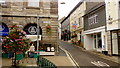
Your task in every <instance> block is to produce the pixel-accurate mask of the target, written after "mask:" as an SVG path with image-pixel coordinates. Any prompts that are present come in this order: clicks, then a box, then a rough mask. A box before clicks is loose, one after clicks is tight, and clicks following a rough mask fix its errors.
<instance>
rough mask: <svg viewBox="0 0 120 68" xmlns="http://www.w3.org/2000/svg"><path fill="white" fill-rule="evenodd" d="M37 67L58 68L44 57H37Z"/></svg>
mask: <svg viewBox="0 0 120 68" xmlns="http://www.w3.org/2000/svg"><path fill="white" fill-rule="evenodd" d="M37 65H38V67H42V68H57V66H56V65H55V64H54V63H52V62H51V61H49V60H47V59H46V58H43V57H42V56H38V57H37Z"/></svg>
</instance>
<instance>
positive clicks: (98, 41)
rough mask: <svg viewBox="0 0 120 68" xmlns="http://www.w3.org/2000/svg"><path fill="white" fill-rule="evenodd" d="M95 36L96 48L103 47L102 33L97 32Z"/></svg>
mask: <svg viewBox="0 0 120 68" xmlns="http://www.w3.org/2000/svg"><path fill="white" fill-rule="evenodd" d="M93 36H94V48H95V49H101V48H102V40H101V33H96V34H94V35H93Z"/></svg>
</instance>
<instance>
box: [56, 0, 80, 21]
mask: <svg viewBox="0 0 120 68" xmlns="http://www.w3.org/2000/svg"><path fill="white" fill-rule="evenodd" d="M60 2H65V4H60ZM79 2H80V0H59V6H58V7H59V8H58V11H59V13H58V14H59V19H61V18H62V17H64V16H67V15H68V14H69V13H70V11H71V10H72V9H73V8H74V7H75V6H76V5H77V4H78V3H79Z"/></svg>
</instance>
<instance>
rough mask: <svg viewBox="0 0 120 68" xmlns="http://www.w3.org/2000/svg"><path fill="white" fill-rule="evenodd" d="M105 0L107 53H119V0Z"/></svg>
mask: <svg viewBox="0 0 120 68" xmlns="http://www.w3.org/2000/svg"><path fill="white" fill-rule="evenodd" d="M105 2H106V26H107V45H108V54H110V55H120V1H119V0H115V1H112V0H106V1H105Z"/></svg>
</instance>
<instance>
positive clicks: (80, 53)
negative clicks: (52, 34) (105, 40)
mask: <svg viewBox="0 0 120 68" xmlns="http://www.w3.org/2000/svg"><path fill="white" fill-rule="evenodd" d="M58 44H59V46H61V47H62V48H64V49H65V50H67V51H68V52H69V53H70V54H71V55H72V56H73V58H74V60H75V61H76V62H77V63H78V65H79V66H80V68H97V67H98V68H101V67H102V68H103V67H104V68H106V67H107V68H120V67H118V65H119V64H117V63H114V62H112V61H109V60H105V59H103V58H100V57H98V56H97V55H95V54H91V53H89V52H87V51H85V50H81V49H80V48H78V47H76V46H74V45H73V44H70V43H68V42H63V41H60V40H59V42H58Z"/></svg>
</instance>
